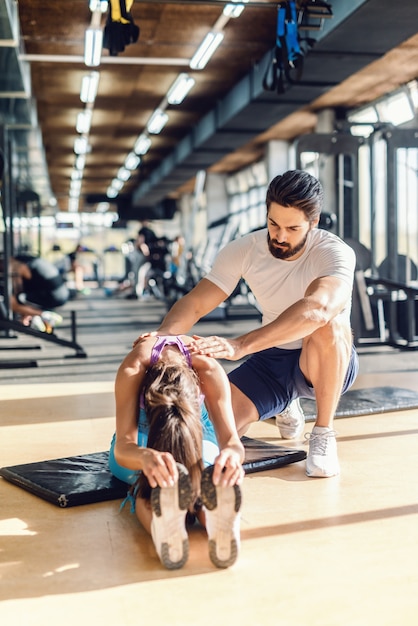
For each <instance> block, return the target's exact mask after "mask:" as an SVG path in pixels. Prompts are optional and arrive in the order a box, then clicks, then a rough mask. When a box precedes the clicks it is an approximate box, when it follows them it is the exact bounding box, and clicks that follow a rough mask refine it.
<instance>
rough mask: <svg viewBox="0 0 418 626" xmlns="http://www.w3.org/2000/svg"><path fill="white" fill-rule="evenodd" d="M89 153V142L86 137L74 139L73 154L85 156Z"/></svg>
mask: <svg viewBox="0 0 418 626" xmlns="http://www.w3.org/2000/svg"><path fill="white" fill-rule="evenodd" d="M88 151H89V141H88V139H87V137H76V138H75V139H74V152H75V154H87V152H88Z"/></svg>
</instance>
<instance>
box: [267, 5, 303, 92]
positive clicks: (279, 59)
mask: <svg viewBox="0 0 418 626" xmlns="http://www.w3.org/2000/svg"><path fill="white" fill-rule="evenodd" d="M302 71H303V54H302V51H301V48H300V45H299V35H298V25H297V11H296V2H295V1H294V0H289V1H288V2H281V3H280V4H279V5H278V7H277V27H276V46H275V49H274V51H273V57H272V60H271V64H270V66H269V67H268V68H267V71H266V74H265V76H264V79H263V87H264V89H265V90H266V91H277V93H284V91H285V79H287V81H288V82H289V83H296V82H298V81H299V80H300V79H301V77H302ZM269 74H271V76H270V77H269Z"/></svg>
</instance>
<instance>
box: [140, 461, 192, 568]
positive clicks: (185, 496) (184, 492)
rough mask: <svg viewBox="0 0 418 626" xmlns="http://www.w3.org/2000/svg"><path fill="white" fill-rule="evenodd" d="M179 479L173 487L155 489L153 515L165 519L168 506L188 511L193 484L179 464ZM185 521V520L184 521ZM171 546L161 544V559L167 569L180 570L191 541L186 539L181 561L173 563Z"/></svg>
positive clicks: (152, 503)
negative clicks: (165, 510)
mask: <svg viewBox="0 0 418 626" xmlns="http://www.w3.org/2000/svg"><path fill="white" fill-rule="evenodd" d="M177 467H178V470H179V479H178V481H177V483H176V484H175V485H174V486H173V487H163V488H161V487H154V489H152V490H151V499H150V501H151V509H152V511H153V514H154V515H155V516H156V517H158V518H161V517H164V509H165V507H166V506H169V507H170V506H172V505H173V503H174V505H178V508H179V509H180V510H181V511H186V510H187V508H188V507H189V505H190V504H191V503H192V500H193V492H192V484H191V481H190V477H189V474H188V472H187V470H186V468H185V467H184V466H183V465H181V464H180V463H177ZM184 521H185V520H184ZM170 548H171V546H170V545H169V544H168V543H166V542H164V543H162V544H161V555H160V559H161V562H162V564H163V565H164V566H165V567H166V568H167V569H180V568H181V567H183V565H184V564H185V563H186V561H187V559H188V558H189V540H188V539H184V540H183V543H182V556H181V558H180V559H179V560H176V561H173V560H172V559H171V557H170Z"/></svg>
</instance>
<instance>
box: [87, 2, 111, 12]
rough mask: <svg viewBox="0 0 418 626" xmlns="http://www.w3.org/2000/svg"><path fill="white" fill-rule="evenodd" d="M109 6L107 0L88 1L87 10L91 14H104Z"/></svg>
mask: <svg viewBox="0 0 418 626" xmlns="http://www.w3.org/2000/svg"><path fill="white" fill-rule="evenodd" d="M108 6H109V2H108V0H90V2H89V9H90V11H91V12H92V13H94V12H95V11H100V13H106V11H107V9H108Z"/></svg>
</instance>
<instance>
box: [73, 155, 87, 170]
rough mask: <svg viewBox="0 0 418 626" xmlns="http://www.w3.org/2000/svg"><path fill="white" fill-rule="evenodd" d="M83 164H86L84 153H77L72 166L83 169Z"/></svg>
mask: <svg viewBox="0 0 418 626" xmlns="http://www.w3.org/2000/svg"><path fill="white" fill-rule="evenodd" d="M85 165H86V155H85V154H79V155H78V157H77V158H76V160H75V164H74V167H75V168H76V169H77V170H84V166H85Z"/></svg>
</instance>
